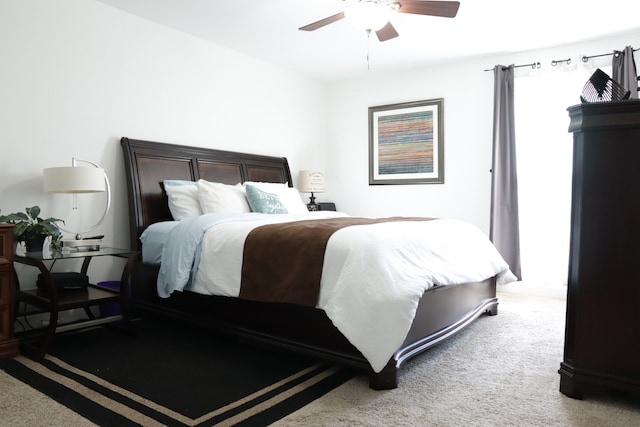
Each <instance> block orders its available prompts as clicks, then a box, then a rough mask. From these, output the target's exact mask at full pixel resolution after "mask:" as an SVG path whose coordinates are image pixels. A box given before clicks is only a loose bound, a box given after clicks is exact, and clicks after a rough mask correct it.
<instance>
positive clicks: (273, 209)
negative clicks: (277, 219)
mask: <svg viewBox="0 0 640 427" xmlns="http://www.w3.org/2000/svg"><path fill="white" fill-rule="evenodd" d="M245 189H246V192H247V200H248V201H249V206H250V207H251V210H252V211H254V212H259V213H266V214H286V213H289V211H287V209H286V208H285V207H284V206H283V205H282V203H281V201H280V198H279V197H278V195H277V194H273V193H268V192H266V191H262V190H260V189H259V188H257V187H256V186H254V185H251V184H249V185H246V186H245Z"/></svg>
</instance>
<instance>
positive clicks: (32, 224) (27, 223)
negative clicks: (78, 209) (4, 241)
mask: <svg viewBox="0 0 640 427" xmlns="http://www.w3.org/2000/svg"><path fill="white" fill-rule="evenodd" d="M25 212H26V213H23V212H17V213H12V214H9V215H2V216H0V222H7V223H9V224H15V227H14V229H13V236H14V240H15V242H16V243H20V242H24V243H25V246H26V249H27V252H39V251H42V246H43V245H44V241H45V239H46V238H47V237H48V236H51V244H52V245H53V246H54V247H56V246H58V245H59V243H60V240H61V239H62V233H61V232H60V228H59V227H58V225H57V223H58V222H61V223H63V224H64V221H63V220H61V219H58V218H47V219H42V218H40V217H39V215H40V207H39V206H33V207H30V208H26V209H25Z"/></svg>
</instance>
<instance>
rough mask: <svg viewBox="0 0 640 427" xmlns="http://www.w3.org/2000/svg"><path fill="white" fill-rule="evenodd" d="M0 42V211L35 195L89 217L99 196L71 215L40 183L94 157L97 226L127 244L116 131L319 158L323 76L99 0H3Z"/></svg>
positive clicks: (44, 204)
mask: <svg viewBox="0 0 640 427" xmlns="http://www.w3.org/2000/svg"><path fill="white" fill-rule="evenodd" d="M0 52H2V66H1V67H0V141H1V147H2V149H1V154H0V177H1V178H0V209H1V213H2V214H8V213H12V212H16V211H23V210H24V208H25V207H26V206H32V205H36V204H37V205H39V206H40V207H41V208H42V211H43V212H42V215H43V216H45V217H48V216H55V217H58V218H62V219H65V220H67V221H68V224H67V228H69V229H76V228H74V227H78V228H83V227H86V226H90V225H92V223H94V222H96V221H97V220H98V218H99V217H100V212H101V209H102V207H103V206H104V202H103V201H104V198H97V199H94V201H93V202H92V203H91V205H88V206H87V204H86V203H85V206H82V205H81V206H80V207H81V214H82V216H81V217H80V216H76V215H74V214H73V213H72V212H70V206H71V200H70V197H68V196H63V195H52V194H46V193H43V191H42V169H43V168H46V167H52V166H66V165H70V162H71V158H72V157H74V156H75V157H76V158H80V159H87V160H91V161H93V162H96V163H98V164H100V165H102V166H103V167H104V168H105V170H106V172H107V174H108V176H109V178H110V180H111V185H112V187H113V204H112V209H111V212H110V214H109V216H108V217H107V219H106V221H105V223H104V224H103V225H102V226H101V227H100V228H99V229H97V230H95V233H96V234H98V233H99V234H104V235H105V240H104V243H105V244H106V245H110V246H116V247H128V246H129V233H128V206H127V199H126V187H125V180H124V166H123V155H122V150H121V147H120V142H119V141H120V138H121V137H122V136H128V137H131V138H138V139H147V140H157V141H163V142H172V143H181V144H186V145H196V146H208V147H215V148H219V149H230V150H236V151H250V152H255V153H262V154H268V155H280V156H282V155H285V156H287V157H288V159H289V161H290V165H291V169H292V172H293V173H294V174H295V173H296V172H297V171H298V170H299V169H307V168H319V167H322V166H323V165H324V150H323V142H324V140H325V139H326V137H325V130H326V123H325V120H324V112H325V111H326V109H327V108H326V96H325V92H326V86H325V84H324V83H320V82H318V81H315V80H312V79H309V78H306V77H303V76H302V75H300V74H297V73H294V72H291V71H288V70H285V69H281V68H278V67H275V66H273V65H271V64H267V63H264V62H261V61H258V60H255V59H253V58H250V57H247V56H245V55H242V54H239V53H237V52H233V51H230V50H228V49H226V48H222V47H220V46H216V45H213V44H211V43H207V42H205V41H202V40H200V39H197V38H195V37H192V36H188V35H186V34H184V33H181V32H177V31H174V30H170V29H168V28H165V27H162V26H160V25H158V24H155V23H152V22H149V21H145V20H142V19H140V18H137V17H135V16H134V15H130V14H127V13H124V12H121V11H119V10H117V9H114V8H112V7H110V6H107V5H105V4H103V3H100V2H97V1H93V0H56V1H55V2H54V1H44V0H20V1H6V0H2V2H0ZM61 198H62V199H61ZM83 221H84V222H85V223H84V224H81V222H83ZM74 222H75V223H74ZM97 264H100V262H98V263H97ZM62 268H64V267H62V266H60V269H62ZM101 275H103V276H104V277H100V276H98V277H96V278H94V280H103V279H113V278H114V273H108V272H105V273H103V274H102V273H101ZM115 277H118V276H115ZM25 281H26V280H25ZM25 286H28V284H25Z"/></svg>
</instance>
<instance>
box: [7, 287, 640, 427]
mask: <svg viewBox="0 0 640 427" xmlns="http://www.w3.org/2000/svg"><path fill="white" fill-rule="evenodd" d="M499 298H500V308H499V310H500V314H499V315H498V316H496V317H487V316H483V317H481V318H480V319H479V320H478V321H476V322H474V323H473V324H472V325H471V326H470V327H469V328H467V329H466V330H465V331H464V332H462V333H461V334H458V335H457V336H456V337H454V338H452V339H450V340H448V341H447V342H445V343H443V344H441V345H439V346H437V347H436V348H434V349H432V350H430V351H429V352H427V353H426V354H424V355H422V356H419V357H418V358H417V359H414V360H412V361H410V362H409V363H408V364H407V365H406V366H405V368H404V369H403V370H402V371H401V376H400V387H399V388H398V389H396V390H390V391H372V390H370V389H369V388H368V386H367V383H366V381H365V379H364V378H360V377H358V378H355V379H354V380H351V381H349V382H347V383H345V384H344V385H343V386H341V387H339V388H337V389H335V390H333V391H332V392H330V393H329V394H327V395H325V396H324V397H322V398H321V399H319V400H317V401H315V402H313V403H312V404H310V405H307V406H306V407H304V408H302V409H301V410H299V411H297V412H295V413H293V414H291V415H289V416H288V417H286V418H285V419H283V420H281V421H279V422H278V423H276V425H277V426H338V425H339V426H350V425H351V426H496V425H499V426H589V427H591V426H593V427H596V426H597V427H601V426H625V427H628V426H639V427H640V399H635V400H631V399H629V398H627V397H625V396H621V395H616V394H610V395H606V396H588V398H587V399H585V400H584V401H579V400H574V399H571V398H568V397H566V396H564V395H563V394H561V393H560V392H559V391H558V386H559V378H560V377H559V375H558V373H557V370H558V367H559V364H560V361H561V360H562V348H563V341H564V337H563V334H564V310H565V303H564V301H562V300H558V299H552V298H543V297H531V296H526V295H518V294H507V293H500V294H499ZM0 384H1V387H0V388H1V389H2V393H0V414H1V415H0V426H3V427H4V426H12V427H20V426H30V427H32V426H90V425H92V424H91V423H89V422H87V421H86V420H85V419H83V418H82V417H80V416H79V415H77V414H75V413H74V412H72V411H70V410H68V409H66V408H65V407H63V406H61V405H59V404H57V403H56V402H54V401H52V400H51V399H49V398H47V397H46V396H44V395H43V394H41V393H39V392H37V391H35V390H33V389H31V388H29V387H28V386H26V385H24V384H22V383H20V382H19V381H17V380H15V379H13V378H12V377H9V376H7V375H6V374H4V373H3V372H0Z"/></svg>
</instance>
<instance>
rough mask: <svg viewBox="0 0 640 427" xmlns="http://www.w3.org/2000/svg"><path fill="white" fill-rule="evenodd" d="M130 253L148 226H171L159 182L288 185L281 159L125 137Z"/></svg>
mask: <svg viewBox="0 0 640 427" xmlns="http://www.w3.org/2000/svg"><path fill="white" fill-rule="evenodd" d="M120 143H121V145H122V149H123V150H124V162H125V173H126V177H127V193H128V199H129V224H130V239H131V248H132V249H139V248H140V240H139V237H140V235H141V234H142V232H143V231H144V230H145V228H147V227H148V226H149V225H151V224H153V223H156V222H160V221H171V220H172V217H171V213H170V212H169V206H168V202H167V195H166V193H165V192H164V188H163V185H162V182H163V181H164V180H165V179H182V180H191V181H197V180H198V179H205V180H207V181H212V182H221V183H224V184H231V185H233V184H237V183H239V182H245V181H260V182H282V183H284V182H288V183H289V186H290V187H292V186H293V183H292V180H291V171H290V170H289V163H288V162H287V159H286V158H285V157H272V156H264V155H259V154H248V153H237V152H233V151H222V150H214V149H208V148H200V147H189V146H184V145H175V144H165V143H160V142H151V141H141V140H136V139H129V138H126V137H123V138H122V139H121V140H120Z"/></svg>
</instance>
